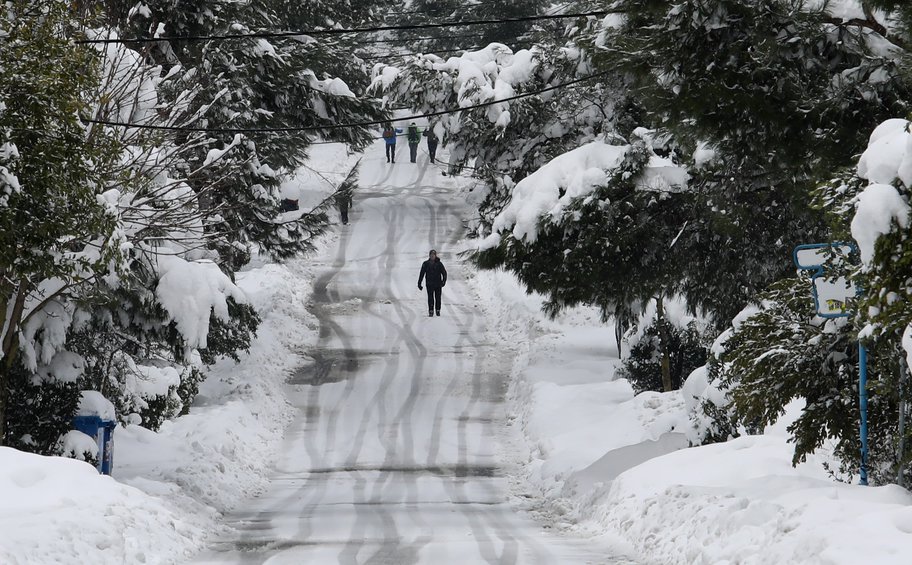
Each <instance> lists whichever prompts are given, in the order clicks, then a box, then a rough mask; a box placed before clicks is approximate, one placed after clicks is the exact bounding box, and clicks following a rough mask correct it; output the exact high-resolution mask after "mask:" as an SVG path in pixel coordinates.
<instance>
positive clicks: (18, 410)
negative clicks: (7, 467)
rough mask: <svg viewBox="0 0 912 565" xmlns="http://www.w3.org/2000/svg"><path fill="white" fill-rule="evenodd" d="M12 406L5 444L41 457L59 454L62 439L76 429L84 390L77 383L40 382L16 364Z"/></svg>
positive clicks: (11, 376) (0, 440) (11, 378)
mask: <svg viewBox="0 0 912 565" xmlns="http://www.w3.org/2000/svg"><path fill="white" fill-rule="evenodd" d="M8 386H9V394H10V403H9V407H8V408H7V411H6V413H5V414H4V415H3V416H4V418H5V419H6V422H5V424H6V425H5V426H4V435H3V436H2V437H0V443H2V445H5V446H8V447H12V448H15V449H20V450H23V451H30V452H32V453H38V454H40V455H59V454H60V453H59V445H58V441H59V440H60V437H61V436H62V435H64V434H65V433H66V432H68V431H69V430H71V429H73V418H74V417H75V416H76V410H77V409H78V408H79V399H80V391H81V388H80V387H79V386H78V385H77V383H75V382H59V381H56V380H53V379H40V378H38V377H37V376H35V375H33V374H32V373H31V372H30V371H28V370H26V369H24V368H23V367H22V366H21V365H19V364H16V365H14V366H13V369H12V370H11V371H10V373H9V384H8Z"/></svg>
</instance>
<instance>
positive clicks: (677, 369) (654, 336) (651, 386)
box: [620, 319, 708, 394]
mask: <svg viewBox="0 0 912 565" xmlns="http://www.w3.org/2000/svg"><path fill="white" fill-rule="evenodd" d="M664 323H665V324H666V327H667V332H668V342H669V346H668V353H669V357H670V361H671V383H672V389H674V390H677V389H679V388H681V385H682V384H683V383H684V379H686V378H687V376H688V375H690V373H691V372H692V371H693V370H694V369H696V368H697V367H701V366H703V365H705V364H706V357H707V353H708V352H707V348H706V336H705V335H703V332H702V331H701V330H700V328H699V327H698V325H697V323H696V322H690V323H689V324H687V326H685V327H683V328H679V327H677V326H675V325H674V324H671V323H670V322H668V321H667V320H666V321H664ZM659 324H660V322H659V321H657V320H655V319H654V320H653V321H652V323H651V324H649V326H648V327H647V328H646V329H645V330H644V332H643V335H642V337H641V338H640V340H639V341H638V342H637V343H636V345H634V346H633V347H631V348H630V354H629V355H628V356H627V358H626V359H625V360H624V365H623V369H622V371H621V374H620V376H622V377H624V378H626V379H627V380H628V381H630V384H631V386H633V390H634V392H635V393H637V394H639V393H641V392H643V391H647V390H654V391H657V392H662V353H663V349H662V343H661V341H662V340H661V338H660V335H659V334H660V328H659Z"/></svg>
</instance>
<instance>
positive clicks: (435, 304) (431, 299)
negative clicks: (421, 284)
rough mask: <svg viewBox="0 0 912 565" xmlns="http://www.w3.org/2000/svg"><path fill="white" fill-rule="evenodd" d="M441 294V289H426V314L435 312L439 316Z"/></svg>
mask: <svg viewBox="0 0 912 565" xmlns="http://www.w3.org/2000/svg"><path fill="white" fill-rule="evenodd" d="M442 292H443V289H441V288H431V287H427V293H428V314H433V313H434V312H435V311H436V312H437V315H438V316H439V315H440V296H441V293H442Z"/></svg>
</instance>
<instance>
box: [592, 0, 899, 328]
mask: <svg viewBox="0 0 912 565" xmlns="http://www.w3.org/2000/svg"><path fill="white" fill-rule="evenodd" d="M613 7H614V8H616V9H619V10H620V11H622V12H623V13H624V14H625V18H624V19H623V20H621V23H619V24H617V27H615V28H608V29H606V30H602V32H601V34H600V35H599V36H597V37H594V38H593V39H592V42H593V45H594V48H593V53H594V55H593V58H594V60H595V62H596V64H597V65H598V66H599V68H620V69H623V70H624V71H625V72H627V73H628V75H629V76H630V77H632V78H633V80H634V86H633V87H634V88H635V90H636V92H637V95H638V97H639V100H638V101H639V103H640V104H641V105H642V107H643V108H644V109H645V110H646V112H647V119H648V122H649V123H648V125H650V126H651V127H656V128H659V129H661V130H664V131H668V132H669V133H671V134H672V135H673V137H674V139H675V142H676V144H677V145H678V146H679V147H680V151H681V153H682V154H683V155H691V154H693V153H694V152H695V151H696V150H697V149H698V147H707V148H709V150H710V151H711V152H712V153H713V154H714V158H713V159H711V160H709V161H708V162H707V163H705V164H704V163H701V164H702V165H704V166H702V167H700V168H697V167H694V170H693V171H692V173H693V181H692V183H691V186H692V190H693V191H694V193H695V194H696V195H698V199H699V201H701V202H702V205H701V206H697V207H695V208H693V216H692V217H691V218H689V220H690V221H689V223H688V229H687V231H686V233H685V234H684V235H683V236H682V239H681V241H680V246H681V252H682V253H685V254H686V255H687V256H689V257H690V258H691V260H690V261H689V262H687V264H686V265H684V267H685V268H684V270H683V271H682V276H683V280H682V292H683V293H684V295H685V296H686V298H687V300H688V303H689V304H690V305H691V306H693V307H702V308H704V309H705V310H707V311H708V312H710V313H711V314H712V315H713V316H714V317H715V319H716V320H717V322H722V321H724V320H727V319H730V318H731V317H732V316H733V315H734V314H735V313H736V312H738V311H739V310H740V309H741V307H742V306H743V305H744V304H745V303H747V302H749V301H751V300H753V298H754V297H755V296H756V293H757V292H758V291H760V290H761V289H763V288H764V287H765V286H766V285H768V284H770V283H771V282H773V281H775V280H777V279H780V278H782V277H784V276H787V275H788V272H789V270H790V269H791V266H790V265H789V264H788V262H787V261H783V260H782V258H783V257H787V256H788V254H789V252H790V250H791V247H792V246H793V245H794V244H795V243H797V242H801V241H815V240H819V239H821V238H824V237H825V235H826V223H825V219H824V217H823V215H822V213H821V212H820V211H819V210H816V209H814V208H812V207H811V206H809V201H810V198H809V194H810V192H811V191H812V190H813V188H814V187H815V185H816V184H817V183H818V182H820V180H821V179H824V178H827V177H828V176H829V174H830V171H832V170H834V169H836V168H838V167H840V166H843V165H844V164H845V163H847V162H848V161H849V159H850V157H851V156H852V155H853V154H855V153H857V152H858V151H859V149H860V148H861V147H863V144H864V141H865V138H864V133H863V132H866V131H870V129H871V128H872V127H873V126H874V125H875V124H877V123H879V121H880V120H882V119H884V118H885V117H888V116H891V115H894V114H896V113H902V112H903V111H905V109H906V108H907V107H908V106H907V103H906V101H907V100H908V99H909V92H910V91H909V83H908V81H907V80H906V79H905V77H904V75H903V73H902V72H901V68H900V67H899V66H898V65H897V61H896V59H895V58H894V57H891V56H884V55H883V54H880V55H877V54H874V53H873V52H872V49H871V47H870V45H869V42H868V37H869V36H868V35H866V34H865V33H863V32H862V31H860V30H859V29H858V27H856V26H852V25H837V24H834V23H832V18H831V17H830V16H829V14H828V12H826V9H827V7H826V6H825V5H824V6H823V7H822V8H819V9H818V8H811V7H810V6H809V5H806V4H805V3H803V2H794V1H791V0H748V1H742V0H721V1H715V0H713V1H709V0H686V1H684V2H678V1H674V2H672V1H665V2H649V3H645V4H644V3H642V2H636V1H633V0H630V1H627V0H621V1H619V2H616V3H614V4H613ZM598 44H602V45H604V48H603V49H599V48H598ZM704 153H705V152H704Z"/></svg>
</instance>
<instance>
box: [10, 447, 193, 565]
mask: <svg viewBox="0 0 912 565" xmlns="http://www.w3.org/2000/svg"><path fill="white" fill-rule="evenodd" d="M0 492H2V493H3V498H2V502H0V563H3V564H4V565H18V564H20V563H22V564H25V563H29V564H31V563H42V564H51V563H55V564H63V565H69V564H73V565H76V564H90V563H91V564H92V565H107V564H110V565H123V564H124V563H161V562H162V560H161V559H160V558H159V557H157V556H158V555H161V553H162V551H161V549H162V548H168V550H167V552H166V553H167V554H168V555H169V556H175V557H179V556H188V555H190V554H191V553H192V552H193V551H194V550H195V548H196V546H197V545H198V543H199V539H200V538H202V535H203V533H202V532H201V531H200V530H199V528H197V527H195V526H193V525H191V524H188V523H186V522H184V521H182V520H181V519H180V517H179V516H178V515H176V514H175V513H174V512H173V511H172V510H171V509H169V508H167V507H166V506H165V504H164V502H163V501H162V500H160V499H159V498H157V497H154V496H150V495H148V494H146V493H144V492H142V491H141V490H139V489H136V488H133V487H130V486H126V485H123V484H121V483H118V482H117V481H115V480H114V479H112V478H111V477H106V476H103V475H99V474H98V472H97V471H96V470H95V468H94V467H92V466H91V465H89V464H87V463H83V462H81V461H75V460H72V459H66V458H62V457H42V456H40V455H32V454H29V453H23V452H21V451H17V450H15V449H10V448H7V447H0Z"/></svg>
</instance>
